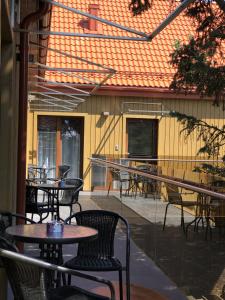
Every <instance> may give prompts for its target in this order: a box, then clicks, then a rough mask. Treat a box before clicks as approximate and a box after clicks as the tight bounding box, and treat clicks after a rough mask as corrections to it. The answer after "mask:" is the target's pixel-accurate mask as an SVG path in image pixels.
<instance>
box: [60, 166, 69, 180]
mask: <svg viewBox="0 0 225 300" xmlns="http://www.w3.org/2000/svg"><path fill="white" fill-rule="evenodd" d="M58 169H59V174H58V177H59V178H61V179H64V178H66V177H67V175H68V173H69V171H70V166H68V165H61V166H59V167H58Z"/></svg>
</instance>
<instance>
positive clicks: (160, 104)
mask: <svg viewBox="0 0 225 300" xmlns="http://www.w3.org/2000/svg"><path fill="white" fill-rule="evenodd" d="M123 104H144V105H159V106H162V107H163V104H162V103H158V102H157V103H152V102H150V103H146V102H123Z"/></svg>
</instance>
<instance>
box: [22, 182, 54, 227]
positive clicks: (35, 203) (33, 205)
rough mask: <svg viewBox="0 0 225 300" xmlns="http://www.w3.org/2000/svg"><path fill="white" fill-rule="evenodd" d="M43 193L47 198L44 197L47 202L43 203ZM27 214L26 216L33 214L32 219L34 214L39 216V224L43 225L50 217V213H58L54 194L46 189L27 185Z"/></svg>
mask: <svg viewBox="0 0 225 300" xmlns="http://www.w3.org/2000/svg"><path fill="white" fill-rule="evenodd" d="M40 192H42V201H40V199H41V198H40V197H39V196H40V195H39V193H40ZM43 193H44V195H45V196H46V197H44V199H45V201H43ZM39 198H40V199H39ZM25 212H26V214H27V213H29V214H31V216H32V217H31V219H33V215H34V214H37V215H39V217H40V220H39V223H42V221H43V220H44V219H46V218H47V217H48V215H49V213H52V214H53V213H54V212H56V208H55V207H54V204H53V203H52V194H51V193H50V192H49V191H47V190H45V189H41V188H39V187H37V186H35V185H28V184H27V185H26V207H25ZM43 215H44V217H43Z"/></svg>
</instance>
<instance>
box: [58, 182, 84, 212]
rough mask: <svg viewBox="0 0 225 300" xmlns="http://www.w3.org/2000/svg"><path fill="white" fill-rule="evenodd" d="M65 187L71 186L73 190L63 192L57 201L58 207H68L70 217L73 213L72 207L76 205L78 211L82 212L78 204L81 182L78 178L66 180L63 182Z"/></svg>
mask: <svg viewBox="0 0 225 300" xmlns="http://www.w3.org/2000/svg"><path fill="white" fill-rule="evenodd" d="M64 182H65V185H67V184H68V185H73V186H74V188H73V190H65V191H63V194H62V198H61V199H60V200H59V202H58V205H59V206H69V208H70V216H71V215H72V213H73V205H75V204H76V205H78V206H79V209H80V211H81V210H82V207H81V204H80V203H79V192H80V190H81V189H82V188H83V180H82V179H80V178H68V179H65V180H64Z"/></svg>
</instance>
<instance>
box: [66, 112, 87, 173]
mask: <svg viewBox="0 0 225 300" xmlns="http://www.w3.org/2000/svg"><path fill="white" fill-rule="evenodd" d="M81 139H82V122H81V119H75V118H62V119H61V142H62V164H63V165H68V166H70V168H71V169H70V172H69V177H71V178H77V177H80V171H81Z"/></svg>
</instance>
